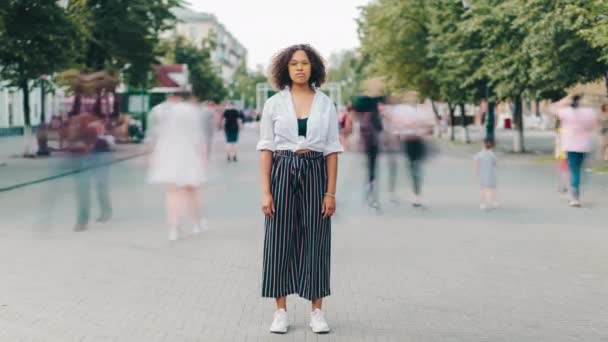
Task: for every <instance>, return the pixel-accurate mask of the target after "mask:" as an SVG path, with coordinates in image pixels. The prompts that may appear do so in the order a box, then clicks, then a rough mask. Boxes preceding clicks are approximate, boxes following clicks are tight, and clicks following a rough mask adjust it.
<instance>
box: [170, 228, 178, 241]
mask: <svg viewBox="0 0 608 342" xmlns="http://www.w3.org/2000/svg"><path fill="white" fill-rule="evenodd" d="M177 239H179V231H178V230H177V228H171V230H169V241H176V240H177Z"/></svg>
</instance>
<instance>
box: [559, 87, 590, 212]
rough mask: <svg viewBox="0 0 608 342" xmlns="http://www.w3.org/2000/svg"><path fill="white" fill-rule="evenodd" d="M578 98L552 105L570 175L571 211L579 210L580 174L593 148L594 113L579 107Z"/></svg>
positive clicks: (566, 99) (579, 101)
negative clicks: (554, 109)
mask: <svg viewBox="0 0 608 342" xmlns="http://www.w3.org/2000/svg"><path fill="white" fill-rule="evenodd" d="M581 99H582V96H581V95H574V96H572V97H566V98H564V99H562V100H561V101H559V102H557V103H556V104H554V107H555V108H556V114H557V117H558V118H559V119H560V121H561V147H562V150H563V151H564V152H566V155H567V159H568V170H569V171H570V201H569V205H570V206H571V207H580V206H581V203H580V194H581V190H580V184H581V170H582V167H583V163H584V161H585V157H586V155H587V153H589V152H590V151H591V149H592V148H593V141H594V133H595V128H596V127H597V125H598V116H597V113H596V112H595V111H594V110H593V109H592V108H588V107H583V106H581Z"/></svg>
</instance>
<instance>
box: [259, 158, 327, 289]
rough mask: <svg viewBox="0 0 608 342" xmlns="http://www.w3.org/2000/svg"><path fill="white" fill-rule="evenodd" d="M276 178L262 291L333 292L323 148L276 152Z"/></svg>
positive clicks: (267, 226)
mask: <svg viewBox="0 0 608 342" xmlns="http://www.w3.org/2000/svg"><path fill="white" fill-rule="evenodd" d="M270 184H271V185H270V187H271V189H270V190H271V193H272V198H273V200H274V206H275V213H274V217H273V218H269V217H266V222H265V239H264V270H263V275H262V296H263V297H270V298H278V297H284V296H287V295H290V294H294V293H297V294H298V295H299V296H300V297H302V298H306V299H309V300H313V299H319V298H323V297H326V296H329V295H330V288H329V287H330V286H329V275H330V252H331V219H329V218H327V219H324V218H323V214H322V213H321V210H322V206H323V198H324V195H325V191H326V189H327V167H326V164H325V158H324V157H323V153H321V152H312V151H311V152H305V153H302V154H296V153H294V152H291V151H277V152H275V153H274V154H273V157H272V169H271V176H270Z"/></svg>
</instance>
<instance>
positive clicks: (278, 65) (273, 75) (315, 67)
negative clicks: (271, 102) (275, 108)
mask: <svg viewBox="0 0 608 342" xmlns="http://www.w3.org/2000/svg"><path fill="white" fill-rule="evenodd" d="M299 50H302V51H304V52H305V53H306V55H307V56H308V59H309V60H310V64H311V72H310V79H309V80H308V84H309V85H310V87H311V88H312V87H315V86H316V87H320V86H321V85H322V84H323V83H325V79H326V77H327V74H326V72H325V61H324V60H323V58H322V57H321V55H320V54H319V53H318V52H317V50H315V49H314V48H313V47H312V46H310V45H308V44H297V45H292V46H290V47H288V48H285V49H283V50H281V51H279V53H277V54H276V55H274V57H273V58H272V62H271V64H270V68H269V72H268V73H269V77H268V78H269V80H270V83H271V84H272V86H273V87H275V88H276V89H277V90H282V89H284V88H285V87H287V86H291V83H292V81H291V78H290V77H289V61H291V57H292V56H293V54H294V53H296V51H299Z"/></svg>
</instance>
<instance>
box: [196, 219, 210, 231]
mask: <svg viewBox="0 0 608 342" xmlns="http://www.w3.org/2000/svg"><path fill="white" fill-rule="evenodd" d="M208 230H209V223H208V222H207V220H205V219H203V220H201V223H199V224H195V225H194V228H192V234H194V235H198V234H200V233H202V232H206V231H208Z"/></svg>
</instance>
